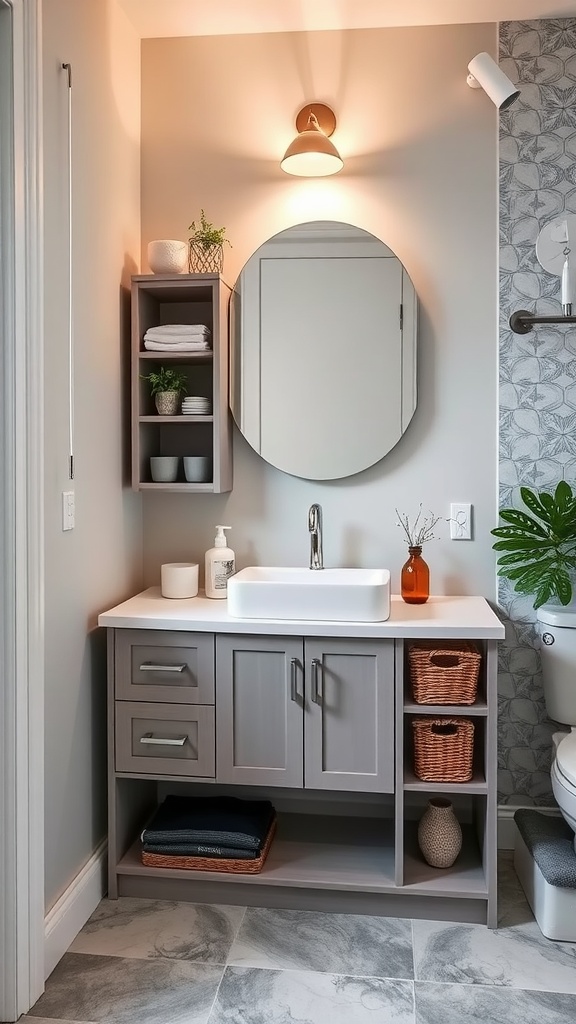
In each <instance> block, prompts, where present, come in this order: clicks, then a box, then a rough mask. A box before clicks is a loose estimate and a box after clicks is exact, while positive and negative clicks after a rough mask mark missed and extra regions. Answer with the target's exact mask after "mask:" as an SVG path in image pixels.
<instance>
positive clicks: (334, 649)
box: [304, 639, 394, 793]
mask: <svg viewBox="0 0 576 1024" xmlns="http://www.w3.org/2000/svg"><path fill="white" fill-rule="evenodd" d="M304 650H305V672H304V676H305V681H306V686H305V689H306V713H305V718H304V763H305V771H304V785H305V786H306V787H307V788H309V789H334V790H343V791H350V790H352V791H357V792H361V793H392V792H393V791H394V641H391V640H356V641H354V640H337V639H330V640H324V639H323V640H312V639H309V640H305V641H304Z"/></svg>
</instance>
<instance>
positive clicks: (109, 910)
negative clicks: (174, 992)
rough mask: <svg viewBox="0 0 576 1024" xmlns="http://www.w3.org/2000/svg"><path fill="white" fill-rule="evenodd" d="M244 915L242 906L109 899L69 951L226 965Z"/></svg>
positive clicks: (104, 901) (103, 903)
mask: <svg viewBox="0 0 576 1024" xmlns="http://www.w3.org/2000/svg"><path fill="white" fill-rule="evenodd" d="M243 916H244V907H225V906H208V905H205V904H196V903H170V902H167V901H164V900H144V899H132V898H129V897H125V896H123V897H121V898H120V899H118V900H107V899H105V900H102V902H101V903H100V904H99V905H98V907H97V908H96V910H95V911H94V913H93V914H92V917H91V918H90V920H89V921H88V922H87V923H86V924H85V925H84V927H83V929H82V931H81V932H80V933H79V935H78V936H77V937H76V939H75V940H74V942H73V943H72V945H71V946H70V952H72V953H94V954H99V955H105V956H125V957H142V958H152V957H166V958H168V959H171V960H193V961H195V962H196V963H204V964H208V963H212V964H225V963H226V956H227V954H228V951H229V949H230V947H231V945H232V942H233V941H234V938H235V936H236V933H237V931H238V928H239V927H240V922H241V920H242V917H243Z"/></svg>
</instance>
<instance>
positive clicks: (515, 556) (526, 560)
mask: <svg viewBox="0 0 576 1024" xmlns="http://www.w3.org/2000/svg"><path fill="white" fill-rule="evenodd" d="M520 497H521V498H522V501H523V503H524V505H525V507H526V508H527V509H528V512H524V511H521V510H520V509H516V508H502V509H500V518H501V519H503V520H504V522H505V523H507V524H508V525H507V526H498V527H496V529H495V530H492V531H491V532H492V534H493V536H494V537H498V538H499V539H498V540H497V541H496V543H495V544H494V545H493V547H494V550H495V551H502V552H503V554H501V555H500V557H499V558H498V565H499V567H500V568H499V569H498V575H499V576H506V577H507V579H509V580H512V582H513V583H514V590H516V591H517V592H518V593H519V594H531V595H534V608H540V606H541V605H543V604H546V603H547V602H548V601H549V600H550V599H551V598H554V599H556V600H558V601H559V602H560V604H562V605H567V604H570V602H571V600H572V593H573V585H574V581H575V580H576V495H574V494H573V493H572V488H571V487H570V485H569V484H567V483H566V481H565V480H561V481H560V483H559V484H558V486H557V487H556V490H555V491H554V493H553V494H551V493H549V492H548V491H531V490H530V489H529V488H528V487H521V488H520ZM529 513H531V514H529Z"/></svg>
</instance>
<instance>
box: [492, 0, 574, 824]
mask: <svg viewBox="0 0 576 1024" xmlns="http://www.w3.org/2000/svg"><path fill="white" fill-rule="evenodd" d="M500 63H501V66H502V68H503V70H504V71H505V72H506V74H508V75H509V76H510V78H512V79H513V81H515V82H518V83H519V84H520V97H519V100H518V101H517V102H516V103H514V104H513V106H512V107H510V109H509V110H508V111H506V112H505V113H504V114H503V116H502V120H501V128H500V182H501V185H500V309H501V317H500V324H501V329H500V502H501V504H502V505H503V506H504V505H511V504H512V505H518V506H521V502H520V499H519V490H520V487H521V486H527V487H533V488H536V489H546V490H553V489H554V488H555V486H556V484H557V483H558V481H559V480H561V479H562V478H564V479H566V480H567V481H568V482H569V483H570V484H571V485H572V486H574V484H575V482H576V389H575V380H576V330H575V329H574V327H571V328H568V327H560V326H558V327H556V326H555V325H548V326H546V327H541V328H539V329H535V330H533V331H532V332H531V333H530V334H527V335H525V336H521V335H518V334H513V333H512V331H510V330H509V329H508V320H509V317H510V314H511V313H512V312H513V310H515V309H529V310H534V309H537V310H538V312H539V313H541V314H548V315H557V314H559V313H560V312H561V306H560V278H558V277H554V276H552V275H551V274H548V273H546V272H545V271H544V270H542V268H541V267H540V264H539V263H538V261H537V259H536V250H535V245H536V240H537V238H538V233H539V231H540V229H541V228H542V226H543V225H544V224H545V223H547V221H549V220H552V219H553V218H555V217H557V216H559V214H561V213H562V212H563V211H564V210H565V211H566V212H568V213H574V212H576V171H575V168H576V163H575V157H576V107H575V105H574V96H575V93H576V19H574V18H565V19H558V20H555V19H550V20H547V21H531V22H506V23H503V24H502V25H501V27H500ZM521 507H523V506H521ZM499 598H500V602H501V604H502V606H503V608H504V609H505V610H506V612H507V615H508V621H507V629H506V642H505V643H504V644H502V645H501V648H500V672H499V692H500V771H499V781H500V789H501V795H500V799H501V801H502V802H506V803H511V804H531V803H534V804H553V803H554V798H553V796H552V792H551V786H550V774H549V772H550V758H551V747H552V744H551V733H552V731H553V728H554V727H553V725H552V723H551V722H550V721H549V720H548V718H547V715H546V709H545V705H544V698H543V691H542V676H541V670H540V657H539V653H538V636H537V631H536V628H535V613H534V609H533V607H532V599H531V598H530V597H523V596H520V595H518V594H515V593H514V591H513V589H512V586H511V584H510V583H509V582H508V581H502V584H501V586H500V594H499Z"/></svg>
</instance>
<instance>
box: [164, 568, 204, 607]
mask: <svg viewBox="0 0 576 1024" xmlns="http://www.w3.org/2000/svg"><path fill="white" fill-rule="evenodd" d="M160 590H161V591H162V597H171V598H184V597H196V595H197V593H198V563H197V562H166V563H165V564H164V565H162V566H161V567H160Z"/></svg>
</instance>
